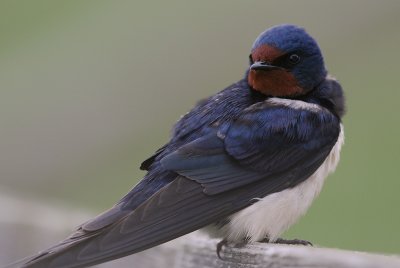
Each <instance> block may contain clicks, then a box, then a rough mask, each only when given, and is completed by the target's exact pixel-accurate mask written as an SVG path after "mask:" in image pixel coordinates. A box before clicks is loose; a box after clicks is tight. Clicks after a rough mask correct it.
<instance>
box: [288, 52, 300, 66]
mask: <svg viewBox="0 0 400 268" xmlns="http://www.w3.org/2000/svg"><path fill="white" fill-rule="evenodd" d="M299 61H300V56H299V55H297V54H291V55H290V56H289V62H290V63H291V64H297V63H299Z"/></svg>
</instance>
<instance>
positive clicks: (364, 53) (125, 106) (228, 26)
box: [0, 0, 400, 253]
mask: <svg viewBox="0 0 400 268" xmlns="http://www.w3.org/2000/svg"><path fill="white" fill-rule="evenodd" d="M280 23H295V24H298V25H301V26H304V27H305V28H306V29H307V30H308V32H309V33H311V34H312V35H313V36H314V37H315V38H316V39H317V40H318V42H319V44H320V46H321V48H322V50H323V52H324V55H325V61H326V64H327V66H328V69H329V71H330V73H331V74H333V75H334V76H336V77H337V78H338V79H339V80H340V82H341V83H342V85H343V87H344V89H345V92H346V95H347V105H348V113H347V115H346V117H345V119H344V125H345V134H346V143H345V147H344V149H343V152H342V158H341V163H340V165H339V167H338V170H337V172H336V173H335V174H334V175H333V176H331V177H329V179H328V180H327V183H326V184H325V187H324V190H323V192H322V193H321V196H320V197H319V198H318V199H317V201H316V202H315V203H314V205H313V206H312V208H311V209H310V211H309V213H308V214H307V215H306V216H305V217H304V218H303V219H302V220H301V221H300V222H299V223H298V224H297V225H295V226H294V227H293V228H292V229H291V230H290V231H289V232H288V233H286V234H285V236H286V237H297V238H303V239H308V240H310V241H313V242H314V243H316V244H318V245H321V246H325V247H338V248H342V249H354V250H363V251H375V252H385V253H400V231H399V227H400V208H399V203H400V194H399V191H400V176H399V166H400V150H399V149H400V141H399V138H400V125H399V123H400V117H399V108H398V102H399V97H400V93H399V92H400V91H399V89H398V85H397V81H398V80H397V79H398V78H399V62H400V61H399V60H400V57H399V48H400V31H399V25H400V1H396V0H393V1H364V0H359V1H355V0H351V1H327V0H323V1H320V0H315V1H282V0H276V1H239V0H237V1H232V0H225V1H191V2H189V1H180V2H178V1H159V2H157V3H156V2H151V1H147V2H146V3H145V1H142V2H141V3H140V2H139V1H100V0H98V1H51V0H47V1H43V0H37V1H2V2H1V3H0V88H1V98H0V126H1V127H0V187H2V189H3V191H13V192H14V193H15V192H17V193H19V195H29V196H33V197H35V198H37V199H40V200H44V201H46V202H49V203H53V202H56V203H57V202H64V203H69V204H70V205H72V206H75V207H76V209H77V210H78V209H86V210H87V209H90V210H92V211H93V212H100V211H102V210H104V209H106V208H108V207H110V206H111V205H112V204H113V203H115V202H116V201H117V200H118V199H119V198H120V197H121V196H122V195H124V194H125V193H126V192H127V191H128V190H129V189H130V188H131V187H132V186H133V185H134V184H135V183H136V182H137V181H138V180H139V179H140V178H141V177H142V176H143V174H144V173H143V172H141V171H140V170H139V169H138V167H139V165H140V163H141V161H142V160H144V159H145V158H146V157H148V156H150V155H151V154H152V152H153V151H155V150H156V149H157V148H159V147H160V146H161V145H163V143H165V142H166V141H167V140H168V137H169V133H170V129H171V126H172V125H173V124H174V123H175V122H176V120H177V119H178V118H179V117H180V115H182V114H184V113H185V112H186V111H188V110H189V109H190V108H191V107H192V106H193V105H194V104H195V102H196V101H197V100H198V99H200V98H204V97H206V96H208V95H211V94H214V93H215V92H217V91H219V90H221V89H223V88H224V87H226V86H228V85H229V84H231V83H233V82H235V81H237V80H239V79H241V77H242V76H243V74H244V71H245V69H246V66H247V60H248V58H247V57H248V54H249V50H250V47H251V45H252V42H253V40H254V39H255V38H256V37H257V35H258V34H259V33H260V32H261V31H263V30H264V29H265V28H267V27H270V26H272V25H275V24H280ZM43 220H45V219H43ZM26 221H29V218H27V219H26ZM78 224H79V222H76V225H78Z"/></svg>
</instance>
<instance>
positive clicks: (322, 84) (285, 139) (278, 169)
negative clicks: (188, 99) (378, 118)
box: [19, 24, 344, 268]
mask: <svg viewBox="0 0 400 268" xmlns="http://www.w3.org/2000/svg"><path fill="white" fill-rule="evenodd" d="M343 115H344V94H343V91H342V87H341V86H340V84H339V83H338V82H337V81H336V80H335V79H334V78H332V77H331V76H329V75H328V73H327V70H326V68H325V65H324V60H323V56H322V54H321V51H320V48H319V46H318V44H317V42H316V41H315V40H314V39H313V38H312V37H311V36H310V35H309V34H308V33H307V32H306V31H305V30H304V29H303V28H301V27H298V26H295V25H287V24H285V25H278V26H275V27H272V28H270V29H267V30H266V31H264V32H263V33H261V34H260V35H259V36H258V38H257V39H256V40H255V42H254V44H253V46H252V49H251V54H250V57H249V66H248V68H247V70H246V72H245V76H244V78H243V79H241V80H239V81H238V82H236V83H234V84H232V85H230V86H229V87H227V88H225V89H224V90H222V91H220V92H219V93H217V94H216V95H214V96H211V97H209V98H207V99H205V100H203V101H200V102H199V103H198V104H197V105H196V106H195V107H194V108H193V109H192V110H191V111H190V112H189V113H187V114H186V115H184V116H183V117H182V118H181V119H180V120H179V121H178V122H177V123H176V125H175V127H174V128H173V133H172V137H171V139H170V141H169V142H168V143H167V144H165V145H164V146H163V147H161V148H160V149H159V150H157V151H156V152H155V153H154V155H153V156H151V157H150V158H148V159H147V160H145V161H144V162H143V163H142V165H141V167H140V168H141V169H142V170H147V174H146V175H145V176H144V178H143V179H142V180H141V181H140V182H139V183H138V184H137V185H136V186H134V187H133V188H132V189H131V190H130V192H128V194H126V195H125V196H124V197H123V198H122V199H121V200H120V201H119V202H118V203H117V204H115V205H114V206H113V207H112V208H111V209H109V210H107V211H105V212H104V213H102V214H100V215H98V216H97V217H95V218H94V219H92V220H89V221H87V222H85V223H83V224H82V225H81V226H80V227H78V229H77V230H76V231H75V232H74V233H73V234H72V235H71V236H69V237H68V238H66V239H65V240H63V241H62V242H60V243H59V244H57V245H55V246H53V247H51V248H49V249H47V250H45V251H43V252H40V253H39V254H37V255H36V256H33V257H31V258H29V259H27V260H24V261H23V263H22V264H20V266H19V267H26V268H27V267H29V268H39V267H40V268H44V267H58V268H61V267H68V268H72V267H87V266H91V265H95V264H99V263H102V262H106V261H109V260H113V259H116V258H120V257H123V256H126V255H130V254H133V253H137V252H140V251H143V250H145V249H148V248H151V247H154V246H156V245H159V244H161V243H164V242H167V241H169V240H172V239H174V238H177V237H179V236H182V235H185V234H187V233H190V232H192V231H195V230H197V229H203V230H205V231H207V232H209V233H210V234H211V235H212V236H217V237H220V238H222V239H223V240H222V241H230V242H245V243H252V242H256V241H267V242H270V243H275V242H282V241H283V242H286V243H303V242H304V241H299V240H293V241H291V240H283V239H280V238H279V236H280V235H281V234H282V233H283V232H284V231H285V230H287V229H288V228H289V227H290V226H291V225H292V224H294V223H295V222H296V221H297V220H298V219H299V218H300V217H301V216H302V215H304V214H305V212H306V211H307V209H308V208H309V207H310V205H311V203H312V201H313V200H314V199H315V197H316V196H317V195H318V194H319V193H320V191H321V188H322V186H323V183H324V180H325V178H326V177H327V175H328V174H329V173H331V172H332V171H334V169H335V168H336V166H337V164H338V161H339V154H340V149H341V146H342V144H343V140H344V134H343V127H342V123H341V118H342V116H343Z"/></svg>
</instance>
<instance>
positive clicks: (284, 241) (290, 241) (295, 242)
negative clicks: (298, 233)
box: [274, 238, 313, 247]
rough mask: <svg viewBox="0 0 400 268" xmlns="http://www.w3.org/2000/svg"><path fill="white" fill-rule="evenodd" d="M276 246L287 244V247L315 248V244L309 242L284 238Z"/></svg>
mask: <svg viewBox="0 0 400 268" xmlns="http://www.w3.org/2000/svg"><path fill="white" fill-rule="evenodd" d="M274 243H275V244H286V245H303V246H311V247H312V246H313V244H312V243H311V242H309V241H307V240H301V239H283V238H278V239H277V240H276V241H275V242H274Z"/></svg>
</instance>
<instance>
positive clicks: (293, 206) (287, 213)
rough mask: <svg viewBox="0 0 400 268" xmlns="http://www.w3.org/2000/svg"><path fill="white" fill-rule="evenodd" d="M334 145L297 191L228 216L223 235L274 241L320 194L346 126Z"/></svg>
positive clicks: (293, 189) (283, 194) (296, 188)
mask: <svg viewBox="0 0 400 268" xmlns="http://www.w3.org/2000/svg"><path fill="white" fill-rule="evenodd" d="M340 129H341V130H340V134H339V137H338V140H337V142H336V144H335V146H334V147H333V148H332V150H331V152H330V154H329V156H328V157H327V158H326V159H325V161H324V163H323V164H322V165H321V166H320V167H319V168H318V169H317V171H315V173H314V174H313V175H311V176H310V177H309V178H308V179H306V180H305V181H304V182H302V183H300V184H299V185H297V186H296V187H294V188H291V189H286V190H284V191H281V192H278V193H274V194H271V195H268V196H266V197H264V198H261V199H260V200H259V201H258V202H257V203H255V204H253V205H251V206H250V207H247V208H245V209H243V210H241V211H239V212H237V213H235V214H233V215H232V216H230V217H229V220H230V221H229V223H228V224H227V225H225V226H224V227H223V228H222V230H221V231H222V233H223V236H224V237H225V238H227V239H228V240H229V241H243V239H244V238H246V239H248V241H249V242H255V241H260V240H262V239H264V238H266V237H268V238H269V239H270V241H275V240H276V239H277V238H279V236H280V235H281V234H282V233H283V232H284V231H286V230H287V229H288V228H289V227H290V226H291V225H293V224H294V223H295V222H296V221H297V220H298V219H299V218H300V217H301V216H303V215H304V214H305V213H306V211H307V209H308V208H309V207H310V205H311V203H312V201H313V200H314V199H315V197H317V196H318V194H319V193H320V191H321V189H322V186H323V183H324V181H325V178H326V177H327V176H328V174H330V173H331V172H333V171H334V170H335V168H336V166H337V164H338V162H339V154H340V149H341V147H342V145H343V142H344V132H343V126H342V125H340Z"/></svg>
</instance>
